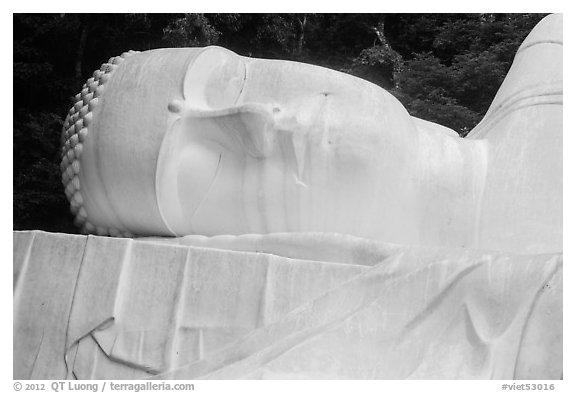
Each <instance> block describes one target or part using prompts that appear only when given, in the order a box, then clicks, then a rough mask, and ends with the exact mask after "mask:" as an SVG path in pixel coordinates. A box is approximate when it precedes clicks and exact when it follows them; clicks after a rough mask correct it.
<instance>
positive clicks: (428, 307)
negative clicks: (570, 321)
mask: <svg viewBox="0 0 576 393" xmlns="http://www.w3.org/2000/svg"><path fill="white" fill-rule="evenodd" d="M61 169H62V180H63V183H64V186H65V192H66V195H67V197H68V199H69V201H70V206H71V211H72V213H73V214H74V216H75V223H76V224H77V225H78V226H79V227H80V228H81V230H82V232H83V233H84V234H89V235H97V236H82V235H71V234H55V233H45V232H39V231H16V232H15V233H14V254H13V255H14V264H13V271H14V276H13V277H14V329H13V330H14V363H13V364H14V367H13V369H14V378H15V379H64V378H70V379H73V378H77V379H147V378H160V379H194V378H198V379H218V378H220V379H233V378H247V379H288V378H290V379H291V378H311V379H561V378H562V375H563V374H562V372H563V371H562V370H563V364H562V357H563V345H562V342H563V336H562V318H563V314H562V285H563V284H562V272H563V259H562V258H563V256H562V16H561V15H550V16H547V17H546V18H544V19H543V20H542V21H541V22H540V23H539V24H538V25H537V26H536V27H535V28H534V30H533V31H532V32H531V33H530V35H529V36H528V37H527V38H526V40H525V41H524V43H523V44H522V45H521V47H520V48H519V49H518V52H517V54H516V57H515V59H514V62H513V64H512V67H511V69H510V71H509V73H508V75H507V77H506V79H505V80H504V82H503V84H502V86H501V88H500V90H499V91H498V93H497V95H496V97H495V99H494V101H493V103H492V105H491V106H490V108H489V110H488V112H487V113H486V116H485V117H484V119H483V120H482V121H481V122H480V123H479V124H478V125H477V126H476V127H475V128H474V129H473V130H472V131H471V132H470V133H469V135H468V136H467V137H465V138H461V137H460V136H459V135H458V134H457V133H456V132H455V131H453V130H450V129H448V128H446V127H443V126H441V125H438V124H434V123H432V122H429V121H425V120H422V119H418V118H415V117H413V116H410V115H409V114H408V112H407V111H406V109H405V108H404V107H403V106H402V105H401V104H400V102H399V101H398V100H396V98H394V97H393V96H392V95H391V94H389V93H388V92H386V91H385V90H384V89H382V88H380V87H378V86H376V85H373V84H371V83H369V82H367V81H364V80H362V79H359V78H356V77H353V76H350V75H347V74H344V73H340V72H336V71H333V70H329V69H325V68H322V67H317V66H313V65H307V64H301V63H295V62H289V61H280V60H264V59H254V58H248V57H242V56H239V55H237V54H235V53H233V52H231V51H229V50H227V49H224V48H220V47H207V48H180V49H157V50H150V51H145V52H127V53H125V54H123V55H122V56H119V57H115V58H112V59H110V61H109V62H108V63H106V64H104V65H103V66H102V68H101V69H100V70H97V71H96V72H94V75H93V77H91V78H90V79H88V81H87V82H86V84H85V86H84V88H83V89H82V92H81V93H80V94H78V95H77V96H76V103H75V104H74V107H73V108H72V109H71V110H70V113H69V116H68V117H67V119H66V121H65V125H64V131H63V134H62V164H61ZM127 238H128V239H127ZM533 386H534V385H533ZM546 388H550V389H554V386H553V385H551V386H548V385H546Z"/></svg>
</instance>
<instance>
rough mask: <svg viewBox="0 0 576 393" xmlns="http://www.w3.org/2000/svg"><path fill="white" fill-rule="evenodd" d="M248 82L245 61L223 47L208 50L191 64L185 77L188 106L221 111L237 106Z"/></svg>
mask: <svg viewBox="0 0 576 393" xmlns="http://www.w3.org/2000/svg"><path fill="white" fill-rule="evenodd" d="M245 80H246V65H245V64H244V60H243V59H242V57H240V56H238V55H237V54H236V53H234V52H232V51H229V50H227V49H224V48H220V47H214V46H211V47H207V48H205V49H203V50H202V52H201V53H200V54H199V55H198V56H197V57H196V58H195V59H194V60H192V62H191V63H190V66H189V67H188V70H187V71H186V76H185V77H184V84H183V94H184V99H185V101H186V104H187V106H189V107H193V108H197V109H221V108H228V107H231V106H234V105H236V103H237V101H238V98H239V97H240V94H241V92H242V88H243V87H244V82H245Z"/></svg>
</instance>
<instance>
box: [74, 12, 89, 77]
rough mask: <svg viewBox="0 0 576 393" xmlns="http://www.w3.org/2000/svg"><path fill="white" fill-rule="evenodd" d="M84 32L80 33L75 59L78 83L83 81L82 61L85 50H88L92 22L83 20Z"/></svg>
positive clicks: (75, 74) (75, 73)
mask: <svg viewBox="0 0 576 393" xmlns="http://www.w3.org/2000/svg"><path fill="white" fill-rule="evenodd" d="M81 23H82V28H81V29H82V30H81V32H80V40H79V41H78V46H77V47H76V55H75V58H74V77H75V78H76V80H77V81H78V82H81V81H82V79H83V78H82V61H83V59H84V49H85V48H86V41H87V40H88V30H89V29H90V20H89V19H88V20H81Z"/></svg>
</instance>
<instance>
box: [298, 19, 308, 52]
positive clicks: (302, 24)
mask: <svg viewBox="0 0 576 393" xmlns="http://www.w3.org/2000/svg"><path fill="white" fill-rule="evenodd" d="M298 23H300V37H299V38H298V48H297V49H296V53H297V54H298V55H301V54H302V48H303V47H304V29H305V28H306V14H304V18H303V19H302V20H300V18H298Z"/></svg>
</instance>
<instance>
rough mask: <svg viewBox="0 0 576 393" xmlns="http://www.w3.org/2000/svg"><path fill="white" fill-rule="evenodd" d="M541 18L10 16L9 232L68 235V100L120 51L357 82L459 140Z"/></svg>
mask: <svg viewBox="0 0 576 393" xmlns="http://www.w3.org/2000/svg"><path fill="white" fill-rule="evenodd" d="M543 16H544V14H425V15H422V14H44V15H34V14H15V15H14V42H13V48H14V49H13V50H14V70H13V79H14V92H13V95H14V125H13V165H14V169H13V186H14V194H13V216H14V222H13V228H14V229H16V230H19V229H43V230H47V231H61V232H72V233H75V232H76V228H74V226H73V225H72V215H71V214H70V213H69V212H68V203H67V201H66V198H65V197H64V193H63V190H62V186H61V183H60V170H59V163H60V156H59V144H60V133H61V127H62V124H63V121H64V117H65V115H66V113H67V111H68V109H69V107H70V106H71V104H72V97H73V96H74V95H75V94H76V93H77V92H78V91H79V90H80V87H81V86H82V84H83V83H84V81H85V80H86V79H87V78H89V77H90V75H91V74H92V72H93V70H95V69H97V68H99V67H100V64H102V63H103V62H105V61H107V59H108V58H110V57H112V56H116V55H119V54H120V53H122V52H124V51H126V50H128V49H134V50H148V49H154V48H160V47H174V46H176V47H182V46H205V45H214V44H217V45H221V46H224V47H226V48H228V49H230V50H233V51H235V52H236V53H238V54H240V55H243V56H253V57H263V58H274V59H276V58H277V59H286V60H294V61H301V62H306V63H311V64H316V65H320V66H324V67H328V68H332V69H335V70H339V71H343V72H348V73H351V74H353V75H356V76H359V77H362V78H364V79H367V80H369V81H371V82H373V83H375V84H377V85H379V86H382V87H383V88H385V89H387V90H388V91H390V92H391V93H392V94H394V95H395V96H396V97H397V98H398V99H399V100H400V101H401V102H402V103H403V104H404V105H405V106H406V108H407V109H408V111H409V112H410V114H412V115H414V116H417V117H421V118H423V119H427V120H431V121H434V122H437V123H440V124H443V125H445V126H448V127H450V128H452V129H454V130H456V131H458V132H459V133H460V134H461V135H463V136H464V135H466V134H467V133H468V132H469V131H470V130H471V129H472V128H473V127H474V126H475V125H476V124H477V123H478V122H479V121H480V119H481V118H482V116H483V115H484V113H485V112H486V110H487V109H488V106H489V105H490V103H491V101H492V99H493V97H494V95H495V94H496V91H497V89H498V88H499V86H500V84H501V83H502V81H503V79H504V77H505V75H506V73H507V71H508V69H509V67H510V65H511V63H512V60H513V57H514V54H515V52H516V50H517V49H518V47H519V45H520V44H521V42H522V40H523V39H524V38H525V37H526V35H527V34H528V33H529V32H530V30H531V29H532V28H533V27H534V26H535V25H536V23H537V22H538V21H539V20H540V19H542V17H543Z"/></svg>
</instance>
